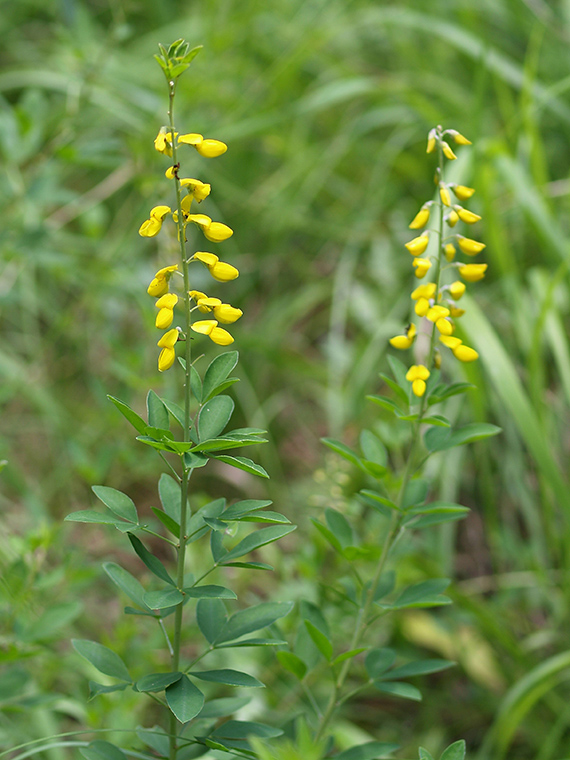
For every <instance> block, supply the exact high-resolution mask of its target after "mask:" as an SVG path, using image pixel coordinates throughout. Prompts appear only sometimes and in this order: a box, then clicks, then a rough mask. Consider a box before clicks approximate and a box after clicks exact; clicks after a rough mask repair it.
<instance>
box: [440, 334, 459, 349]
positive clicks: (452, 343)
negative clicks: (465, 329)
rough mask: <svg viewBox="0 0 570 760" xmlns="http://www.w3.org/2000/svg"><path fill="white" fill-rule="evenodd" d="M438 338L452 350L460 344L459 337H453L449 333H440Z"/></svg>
mask: <svg viewBox="0 0 570 760" xmlns="http://www.w3.org/2000/svg"><path fill="white" fill-rule="evenodd" d="M439 340H440V342H441V343H443V345H444V346H447V347H448V348H450V349H451V350H452V351H453V350H454V349H456V348H457V346H460V345H461V343H462V341H461V340H460V339H459V338H454V337H452V336H451V335H440V336H439Z"/></svg>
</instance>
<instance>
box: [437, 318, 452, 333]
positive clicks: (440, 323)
mask: <svg viewBox="0 0 570 760" xmlns="http://www.w3.org/2000/svg"><path fill="white" fill-rule="evenodd" d="M435 326H436V327H437V329H438V330H439V332H440V333H441V334H442V335H452V334H453V325H452V323H451V322H450V321H449V319H445V318H442V319H438V320H437V322H436V323H435Z"/></svg>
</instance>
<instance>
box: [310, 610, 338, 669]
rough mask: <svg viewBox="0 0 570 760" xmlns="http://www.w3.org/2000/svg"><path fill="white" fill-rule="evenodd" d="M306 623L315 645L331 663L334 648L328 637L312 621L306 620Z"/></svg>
mask: <svg viewBox="0 0 570 760" xmlns="http://www.w3.org/2000/svg"><path fill="white" fill-rule="evenodd" d="M304 623H305V626H306V628H307V631H308V632H309V636H310V637H311V639H312V640H313V643H314V644H315V646H316V647H317V649H318V650H319V652H320V653H321V654H322V655H323V657H324V658H325V659H326V660H328V661H329V662H330V661H331V659H332V653H333V647H332V644H331V642H330V641H329V639H328V637H327V636H325V634H324V633H323V632H322V631H319V629H318V628H317V626H316V625H313V623H311V621H310V620H305V621H304Z"/></svg>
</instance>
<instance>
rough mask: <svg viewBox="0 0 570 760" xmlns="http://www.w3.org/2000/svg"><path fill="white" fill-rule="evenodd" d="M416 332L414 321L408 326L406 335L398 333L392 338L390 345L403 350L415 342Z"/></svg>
mask: <svg viewBox="0 0 570 760" xmlns="http://www.w3.org/2000/svg"><path fill="white" fill-rule="evenodd" d="M416 334H417V328H416V326H415V324H414V323H413V322H412V324H411V325H410V326H409V327H408V328H407V330H406V334H405V335H396V336H394V337H393V338H390V345H391V346H394V348H399V349H401V350H403V349H406V348H409V347H410V346H411V345H412V343H413V342H414V338H415V337H416Z"/></svg>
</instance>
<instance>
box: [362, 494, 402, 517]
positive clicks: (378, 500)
mask: <svg viewBox="0 0 570 760" xmlns="http://www.w3.org/2000/svg"><path fill="white" fill-rule="evenodd" d="M359 495H360V496H362V497H364V499H365V500H366V503H367V504H370V506H371V507H374V509H378V511H379V512H380V514H383V515H385V516H389V515H390V510H391V509H395V510H396V511H397V512H399V511H400V510H399V509H398V507H397V505H396V504H394V502H393V501H391V500H390V499H387V498H386V497H385V496H382V494H379V493H378V492H377V491H370V490H369V489H367V488H365V489H363V490H362V491H360V492H359ZM379 505H381V506H382V507H387V509H380V508H379Z"/></svg>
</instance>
